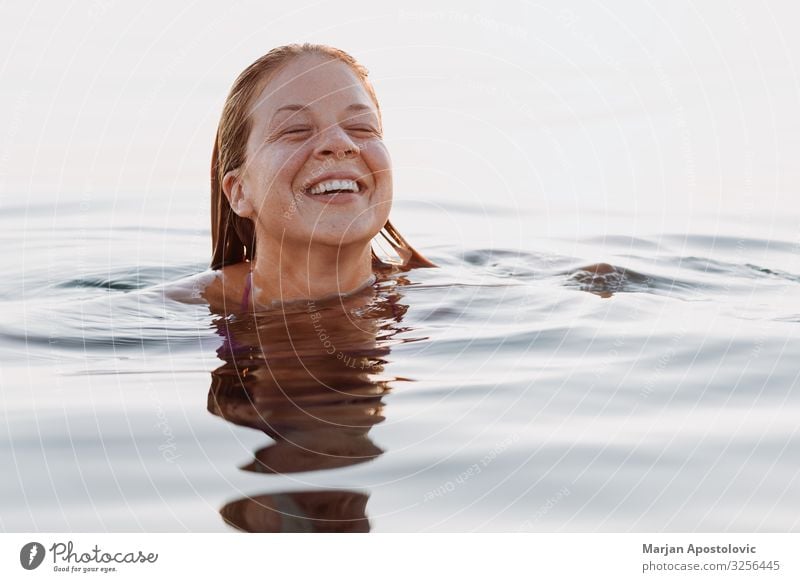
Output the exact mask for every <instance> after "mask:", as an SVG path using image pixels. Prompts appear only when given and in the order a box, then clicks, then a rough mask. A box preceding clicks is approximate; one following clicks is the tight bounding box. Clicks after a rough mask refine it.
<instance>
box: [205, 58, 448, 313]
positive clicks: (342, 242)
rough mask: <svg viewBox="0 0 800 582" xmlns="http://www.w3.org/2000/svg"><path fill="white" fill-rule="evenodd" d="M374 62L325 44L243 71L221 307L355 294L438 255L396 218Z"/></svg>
mask: <svg viewBox="0 0 800 582" xmlns="http://www.w3.org/2000/svg"><path fill="white" fill-rule="evenodd" d="M382 135H383V132H382V123H381V112H380V106H379V104H378V100H377V97H376V95H375V91H374V89H373V88H372V86H371V85H370V83H369V81H368V79H367V70H366V69H365V68H364V67H362V66H361V65H359V64H358V63H357V62H356V61H355V60H354V59H353V58H352V57H351V56H350V55H348V54H347V53H345V52H344V51H341V50H339V49H335V48H332V47H328V46H324V45H312V44H303V45H288V46H283V47H278V48H276V49H273V50H272V51H270V52H269V53H267V54H266V55H264V56H263V57H261V58H260V59H258V60H257V61H256V62H254V63H253V64H252V65H250V66H249V67H248V68H247V69H245V71H244V72H242V74H241V75H240V76H239V78H238V79H237V80H236V82H235V83H234V85H233V88H232V89H231V92H230V94H229V95H228V98H227V100H226V102H225V107H224V109H223V112H222V117H221V119H220V123H219V127H218V129H217V137H216V142H215V144H214V153H213V157H212V163H211V223H212V224H211V226H212V229H211V232H212V245H213V256H212V260H211V268H212V269H213V270H216V271H217V274H218V276H217V277H215V278H214V279H213V281H211V282H210V284H208V286H207V287H206V288H205V291H204V293H203V296H204V298H205V299H206V300H207V301H208V302H209V303H210V304H211V306H212V307H218V308H220V309H222V310H225V311H228V310H231V309H235V308H239V307H242V308H249V309H252V308H257V307H267V306H270V305H273V304H275V303H276V302H286V301H293V300H300V299H319V298H324V297H327V296H332V295H337V294H338V295H341V294H347V293H352V292H354V291H357V290H359V289H361V288H364V287H366V286H367V285H369V284H370V283H372V282H373V281H374V280H375V275H374V272H375V270H376V269H380V268H381V267H386V266H387V265H386V264H384V263H382V261H380V259H379V258H378V257H377V255H376V254H375V252H374V251H373V250H372V241H373V239H374V238H375V237H376V236H377V235H378V234H379V233H380V234H381V235H382V237H383V238H384V239H385V240H386V241H387V242H388V243H389V244H390V245H391V246H392V248H393V249H394V250H395V252H396V253H397V255H398V257H399V260H398V266H399V267H400V268H403V269H409V268H413V267H428V266H433V264H432V263H431V262H430V261H428V260H427V259H425V258H424V257H423V256H422V255H420V254H419V253H418V252H417V251H416V250H414V249H413V248H412V247H411V246H410V245H409V244H408V242H406V240H405V239H404V238H403V237H402V236H401V235H400V234H399V233H398V232H397V230H395V228H394V227H393V226H392V224H391V223H390V222H389V211H390V209H391V204H392V196H393V191H392V166H391V159H390V157H389V153H388V151H387V149H386V146H385V144H384V143H383V139H382Z"/></svg>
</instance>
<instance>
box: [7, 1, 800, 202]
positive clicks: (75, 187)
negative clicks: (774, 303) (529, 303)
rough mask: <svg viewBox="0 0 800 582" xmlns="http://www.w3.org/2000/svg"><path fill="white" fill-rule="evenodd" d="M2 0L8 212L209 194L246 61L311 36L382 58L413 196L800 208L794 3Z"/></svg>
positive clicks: (394, 145) (385, 96)
mask: <svg viewBox="0 0 800 582" xmlns="http://www.w3.org/2000/svg"><path fill="white" fill-rule="evenodd" d="M499 4H500V3H497V2H480V1H471V2H440V3H435V2H430V1H424V2H421V1H410V2H405V1H404V2H402V3H392V4H389V3H379V2H347V1H341V0H336V1H335V2H304V1H302V0H301V1H299V2H291V3H289V2H286V3H284V5H283V7H281V6H280V4H279V3H275V2H269V3H267V2H263V1H260V2H239V3H235V2H234V3H230V2H224V3H223V2H219V3H211V2H194V3H180V4H178V3H175V4H174V5H173V4H168V3H156V2H149V3H142V2H114V1H101V0H96V1H94V2H88V3H80V2H73V3H68V2H64V3H61V2H44V3H38V4H33V3H28V2H15V3H5V4H3V5H2V6H0V208H2V207H9V206H19V205H20V204H28V203H35V202H39V201H44V202H46V201H48V200H54V199H55V200H65V199H81V197H82V196H83V197H85V196H91V197H93V198H94V199H97V198H98V197H106V196H108V197H114V196H124V197H129V196H147V197H153V198H154V199H159V198H161V197H164V196H170V197H174V198H176V199H181V200H184V201H185V200H192V199H193V198H194V197H197V199H198V200H202V201H203V203H205V201H206V200H207V193H208V165H209V158H210V154H211V145H212V140H213V135H214V132H215V129H216V123H217V121H218V117H219V113H220V110H221V106H222V103H223V100H224V98H225V95H226V93H227V91H228V89H229V87H230V85H231V83H232V82H233V79H234V78H235V77H236V75H237V74H238V73H239V72H240V71H241V70H242V69H243V68H244V67H246V66H247V65H248V64H249V63H250V62H252V61H253V60H255V59H256V58H257V57H258V56H260V55H262V54H263V53H265V52H267V51H268V50H269V49H270V48H272V47H274V46H277V45H280V44H285V43H289V42H303V41H312V42H320V43H327V44H332V45H334V46H338V47H340V48H343V49H345V50H346V51H348V52H350V53H351V54H352V55H354V56H355V57H356V58H357V59H358V60H360V61H361V62H362V63H363V64H364V65H366V66H367V68H369V70H370V72H371V76H372V78H373V80H374V83H375V85H376V89H377V91H378V97H379V99H380V100H381V103H382V108H383V110H384V117H385V119H384V123H385V129H386V139H387V143H388V144H389V147H390V151H391V152H392V156H393V160H394V164H395V181H396V182H395V184H396V190H395V191H396V196H397V197H398V198H401V199H402V198H408V199H419V200H422V201H424V202H429V201H433V202H436V203H439V202H441V203H449V204H459V205H465V206H475V207H479V206H480V205H482V204H491V205H496V206H501V207H504V208H511V209H513V208H515V207H525V208H544V207H546V208H549V209H553V208H557V207H563V208H565V209H567V210H569V209H571V208H590V207H591V208H599V209H610V208H617V209H620V208H634V207H635V208H636V209H638V210H640V211H642V212H646V211H651V212H656V213H658V212H674V213H687V212H697V211H699V209H701V208H705V209H710V210H711V211H716V210H718V211H720V212H723V211H731V212H750V211H753V209H756V210H758V211H769V212H774V213H776V214H780V215H784V216H785V215H786V214H787V213H788V214H794V215H795V216H796V214H797V211H798V208H799V207H800V203H798V202H797V200H798V196H797V191H798V186H799V185H800V168H799V167H798V163H797V160H798V153H800V76H799V75H798V71H800V63H798V62H797V61H798V57H800V38H798V35H797V34H796V30H795V29H796V26H797V23H798V22H800V9H798V5H797V3H796V2H792V1H788V0H787V1H779V2H757V1H738V2H737V1H734V2H728V1H725V2H721V1H720V2H699V1H695V2H692V1H676V2H658V3H656V2H641V1H640V0H631V1H613V2H592V1H579V2H566V3H565V2H561V1H558V2H555V1H554V2H524V1H511V2H504V3H502V6H503V7H502V8H499V7H498V5H499Z"/></svg>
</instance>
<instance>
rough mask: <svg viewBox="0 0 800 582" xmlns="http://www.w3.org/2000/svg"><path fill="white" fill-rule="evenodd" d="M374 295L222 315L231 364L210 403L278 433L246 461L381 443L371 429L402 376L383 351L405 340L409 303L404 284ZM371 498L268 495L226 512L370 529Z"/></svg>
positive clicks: (321, 457)
mask: <svg viewBox="0 0 800 582" xmlns="http://www.w3.org/2000/svg"><path fill="white" fill-rule="evenodd" d="M374 295H375V291H374V290H373V289H372V288H369V289H368V290H366V291H365V292H363V293H360V294H358V295H354V296H351V297H348V298H346V299H338V298H337V299H332V300H327V301H316V302H313V301H309V302H303V303H297V304H292V305H291V306H289V307H287V308H286V309H284V310H281V311H279V312H277V311H276V312H274V313H273V312H266V313H263V314H259V315H257V316H255V317H247V318H242V319H239V320H230V319H222V320H220V321H219V322H218V327H219V332H220V334H221V335H222V336H223V337H224V338H225V343H224V345H223V346H222V347H221V348H220V350H219V351H218V354H219V356H220V358H222V359H223V360H224V361H225V363H224V364H223V365H222V366H220V367H219V368H218V369H217V370H215V371H214V372H213V373H212V383H211V390H210V392H209V397H208V409H209V411H210V412H211V413H213V414H215V415H217V416H220V417H222V418H224V419H225V420H228V421H230V422H233V423H234V424H237V425H241V426H248V427H251V428H254V429H257V430H261V431H264V432H265V433H266V434H267V435H268V436H269V437H271V438H272V439H273V440H274V443H272V444H270V445H269V446H266V447H264V448H262V449H260V450H259V451H257V452H256V453H255V457H254V459H253V461H252V462H251V463H249V464H247V465H246V466H244V467H242V469H243V470H245V471H253V472H257V473H266V474H275V473H295V472H300V471H314V470H321V469H332V468H339V467H346V466H350V465H354V464H357V463H363V462H367V461H370V460H372V459H375V458H376V457H378V456H379V455H380V454H381V453H382V452H383V451H381V449H379V448H378V447H377V446H376V445H375V444H374V443H373V442H372V440H371V439H370V438H369V436H368V432H369V430H370V428H371V427H372V426H374V425H375V424H378V423H379V422H382V421H383V419H384V417H383V415H382V411H383V403H382V402H381V399H382V397H383V395H384V394H385V393H387V392H388V391H389V390H390V388H389V382H390V381H391V380H396V379H395V378H389V377H386V376H385V375H384V364H385V359H384V357H385V356H386V355H387V354H388V353H389V345H390V344H391V343H393V342H396V341H399V340H394V339H392V336H394V335H395V334H396V333H397V332H398V331H401V328H400V327H399V326H398V325H397V323H398V322H399V321H400V320H401V318H402V316H403V314H404V313H405V310H406V309H407V308H406V306H403V305H399V304H398V303H397V300H398V299H399V295H397V294H396V293H383V294H381V295H378V296H374ZM402 331H405V330H402ZM405 341H408V340H405ZM366 501H367V496H366V495H364V494H362V493H356V492H351V491H338V490H337V491H313V492H298V493H281V494H266V495H258V496H254V497H250V498H247V499H242V500H239V501H235V502H232V503H229V504H228V505H226V506H225V507H224V508H223V509H222V511H221V513H222V516H223V518H224V519H225V521H226V522H228V523H229V524H230V525H233V526H234V527H237V528H239V529H242V530H245V531H368V529H369V522H368V521H367V519H366V515H365V507H366Z"/></svg>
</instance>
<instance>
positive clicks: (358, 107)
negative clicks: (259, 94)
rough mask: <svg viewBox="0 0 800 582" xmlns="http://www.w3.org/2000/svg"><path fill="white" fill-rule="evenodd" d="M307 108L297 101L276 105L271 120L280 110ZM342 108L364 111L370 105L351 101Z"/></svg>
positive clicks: (370, 108)
mask: <svg viewBox="0 0 800 582" xmlns="http://www.w3.org/2000/svg"><path fill="white" fill-rule="evenodd" d="M308 108H309V106H308V105H299V104H297V103H292V104H290V105H284V106H282V107H278V109H276V110H275V113H274V114H273V115H272V121H275V117H276V116H277V115H278V113H280V112H281V111H303V110H304V109H308ZM344 110H345V111H364V110H370V111H371V110H372V107H370V106H369V105H364V104H363V103H353V104H351V105H348V106H347V107H345V108H344Z"/></svg>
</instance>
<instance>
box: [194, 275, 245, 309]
mask: <svg viewBox="0 0 800 582" xmlns="http://www.w3.org/2000/svg"><path fill="white" fill-rule="evenodd" d="M249 271H250V266H249V264H248V263H236V264H235V265H228V266H227V267H222V268H221V269H218V270H216V271H209V272H211V273H214V274H215V276H214V277H213V278H209V279H208V280H207V283H206V285H205V286H204V287H203V289H202V291H201V293H200V295H201V297H202V298H203V299H204V300H205V301H206V302H208V304H209V306H210V307H211V308H212V309H215V310H219V309H225V306H226V305H228V306H230V305H231V304H234V305H237V306H238V305H239V303H240V301H241V298H242V294H243V293H244V285H245V279H246V277H247V273H248V272H249Z"/></svg>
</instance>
